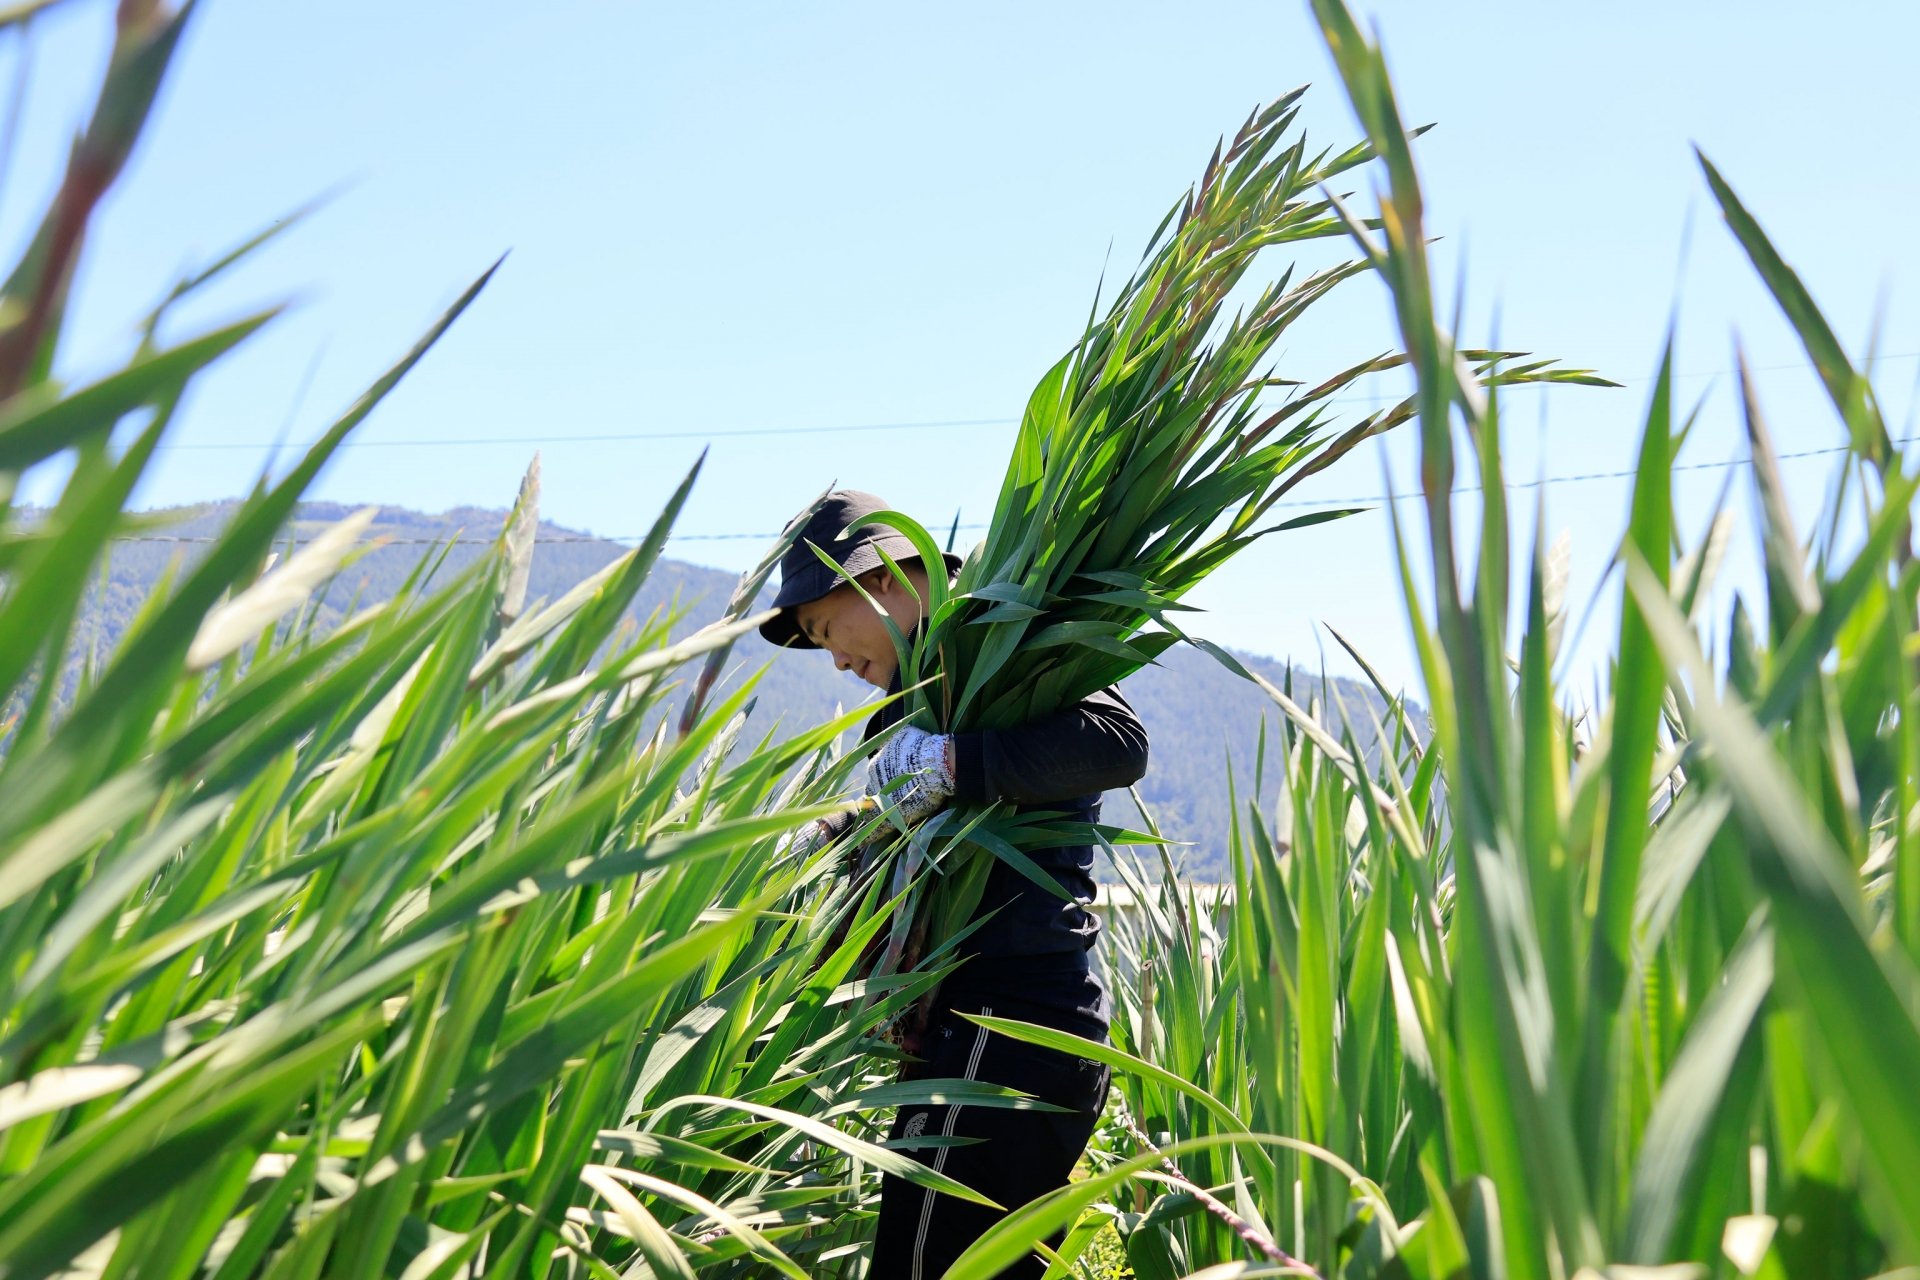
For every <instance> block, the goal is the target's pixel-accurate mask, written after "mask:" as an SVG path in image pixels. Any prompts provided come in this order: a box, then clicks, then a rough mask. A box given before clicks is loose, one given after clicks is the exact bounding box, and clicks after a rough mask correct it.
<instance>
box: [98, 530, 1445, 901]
mask: <svg viewBox="0 0 1920 1280" xmlns="http://www.w3.org/2000/svg"><path fill="white" fill-rule="evenodd" d="M352 510H353V508H352V507H350V506H346V505H341V504H335V503H311V504H307V505H306V506H304V507H303V508H302V510H301V519H300V521H299V522H298V524H297V525H296V526H295V529H296V531H297V533H298V534H300V535H301V536H307V535H310V534H312V533H315V532H317V531H318V530H320V529H321V528H324V527H325V526H326V525H328V524H330V523H332V522H334V521H336V520H339V519H341V518H343V517H345V516H346V515H348V514H349V513H350V512H351V511H352ZM226 511H227V508H225V507H223V506H208V507H201V508H195V509H192V510H181V511H177V512H170V513H165V514H166V515H167V516H168V519H167V520H166V523H165V527H164V528H163V529H159V530H156V531H155V535H157V537H159V538H166V539H173V540H171V541H163V540H128V541H124V542H122V543H120V544H119V546H118V548H117V549H116V550H115V552H114V555H113V558H112V561H111V563H110V564H109V565H108V566H107V571H106V573H105V574H104V576H103V577H102V579H101V581H100V582H99V583H98V584H97V585H96V587H95V589H94V590H93V591H92V592H90V593H89V596H88V603H87V606H86V614H85V616H84V617H83V619H82V625H81V626H80V628H79V631H78V634H79V635H80V636H81V637H82V638H83V644H84V645H86V646H88V647H94V648H96V650H97V651H98V652H100V653H105V652H107V650H108V648H109V647H110V646H111V645H112V644H113V642H114V641H115V640H116V639H117V638H118V636H119V635H120V633H121V632H122V631H123V630H124V629H125V628H126V626H127V625H128V624H129V623H130V622H131V620H132V619H133V617H134V616H135V613H136V611H137V610H138V609H139V607H140V605H141V602H142V601H143V600H144V599H145V598H146V597H147V595H148V593H149V592H150V591H151V589H152V587H153V584H154V583H155V582H157V581H159V580H160V579H161V578H162V577H163V575H165V574H166V573H167V572H168V566H169V565H171V564H172V563H173V562H174V561H175V560H176V559H181V560H190V559H191V558H192V556H193V555H194V553H195V549H196V547H197V546H198V545H199V544H197V543H195V542H193V541H191V540H192V539H194V538H200V537H205V536H207V535H209V534H211V533H213V532H215V531H216V530H217V529H218V528H219V527H220V525H221V523H222V521H223V520H224V518H225V515H226ZM155 514H156V515H157V514H160V513H155ZM503 518H504V513H503V512H501V511H493V510H484V509H480V508H460V509H455V510H451V511H446V512H441V513H438V514H428V513H422V512H416V511H409V510H405V509H402V508H386V509H383V510H382V511H381V512H380V515H379V519H378V521H377V523H376V524H375V526H374V533H375V534H376V535H379V536H384V537H386V538H388V539H390V541H389V542H388V543H387V544H386V545H383V546H379V547H377V548H375V549H374V550H371V551H369V552H368V553H367V554H366V555H365V556H364V557H362V558H361V559H360V560H358V561H357V562H355V563H354V564H353V565H352V566H351V567H349V568H348V569H347V571H346V572H345V573H343V574H342V575H341V576H340V577H339V579H338V580H336V581H335V583H334V584H333V585H332V587H331V588H330V589H329V591H328V592H327V594H326V596H325V598H324V601H323V603H322V606H321V608H322V616H323V620H324V621H327V622H331V621H337V620H338V619H339V618H341V617H344V616H346V614H347V613H348V612H350V611H351V610H352V609H353V607H354V606H355V603H356V601H357V602H359V603H362V604H365V603H371V602H373V601H376V600H382V599H386V598H387V597H389V596H391V595H392V594H393V593H394V591H395V590H396V589H397V588H398V587H399V586H400V584H401V583H402V582H403V581H405V579H406V578H407V577H408V575H410V574H412V573H414V572H416V571H417V570H418V569H419V568H420V566H421V564H422V561H423V559H425V558H427V557H430V556H431V557H434V558H436V559H437V558H438V557H439V556H440V555H441V552H442V550H443V549H444V552H445V558H444V560H443V561H440V563H439V567H438V568H437V569H436V570H435V572H436V573H437V574H439V575H448V574H451V573H452V572H454V571H456V570H457V569H458V568H460V567H461V566H463V565H465V564H467V563H469V562H471V561H472V560H473V559H474V558H475V557H477V556H478V555H479V554H480V552H481V550H482V544H483V543H484V542H485V540H487V539H490V538H491V537H492V536H493V535H494V534H495V533H496V532H497V531H498V530H499V528H500V524H501V521H502V519H503ZM540 537H541V539H542V541H541V542H540V544H539V545H538V547H537V548H536V551H535V554H534V558H533V569H532V574H531V578H530V582H529V585H528V600H529V602H530V603H531V602H534V601H538V600H540V599H541V598H543V597H544V598H547V599H554V598H557V597H558V596H560V595H561V594H562V593H564V592H565V591H566V590H567V589H568V588H569V587H571V586H572V585H573V584H574V583H576V582H578V581H580V580H581V579H582V578H584V577H586V576H587V575H588V574H590V573H592V572H594V571H595V570H596V569H599V568H601V567H602V566H604V565H605V564H607V562H608V561H610V560H612V559H613V558H614V557H615V556H617V555H619V554H620V553H621V552H622V551H623V550H624V548H623V547H622V546H620V545H618V544H615V543H611V542H603V541H599V540H594V539H587V538H584V537H583V536H582V535H580V534H578V533H577V532H575V531H573V530H568V529H564V528H561V527H559V526H555V525H548V524H543V525H542V526H541V529H540ZM455 538H457V539H459V541H457V542H454V543H453V544H452V545H451V546H445V545H444V544H445V542H446V540H448V539H455ZM733 584H734V579H733V577H732V576H731V575H729V574H726V573H723V572H720V571H718V570H714V569H707V568H702V567H700V566H698V565H692V564H687V563H685V562H684V561H679V560H673V559H663V560H662V561H661V562H660V564H659V566H658V567H657V568H656V569H655V570H654V571H653V574H652V576H651V577H650V578H649V579H648V582H647V585H646V586H645V588H643V589H642V591H641V593H640V596H639V600H638V602H637V603H636V605H635V612H636V614H638V615H640V616H645V615H647V614H649V613H651V612H652V611H653V610H655V609H660V610H665V611H668V612H681V613H682V615H683V616H682V617H681V619H680V621H679V622H678V623H677V624H676V625H675V631H676V632H677V633H684V632H687V631H691V630H693V629H694V628H696V627H698V626H700V625H701V624H703V623H705V622H708V621H710V620H711V619H712V618H713V617H714V616H716V615H717V614H718V613H719V612H720V610H721V608H722V607H723V606H724V604H725V601H726V599H727V596H728V595H729V594H730V593H731V591H732V589H733ZM1196 629H1197V630H1199V631H1200V632H1202V633H1204V631H1205V626H1204V622H1202V623H1201V624H1199V625H1198V626H1197V627H1196ZM1237 656H1238V657H1239V658H1240V660H1241V661H1242V662H1244V663H1245V664H1246V665H1247V666H1248V667H1249V668H1251V669H1253V670H1257V671H1259V672H1260V674H1261V675H1263V676H1265V677H1266V678H1267V679H1269V680H1271V681H1273V682H1274V683H1276V684H1285V682H1286V680H1287V670H1286V665H1285V664H1284V663H1281V662H1278V661H1275V660H1274V659H1272V658H1268V657H1264V656H1261V655H1255V654H1247V653H1240V654H1238V655H1237ZM735 659H736V660H735V662H734V664H733V669H732V671H731V673H730V676H729V678H730V679H732V680H738V679H740V678H742V677H743V676H744V675H747V674H751V673H752V672H754V671H756V670H758V669H759V667H760V666H761V665H762V664H763V663H766V664H769V666H770V669H769V670H768V671H767V673H766V675H765V676H764V678H763V679H762V680H761V682H760V686H759V693H758V697H757V701H756V704H755V708H754V719H755V720H756V721H757V722H758V723H759V726H760V731H761V732H762V733H764V732H768V731H771V730H772V728H773V727H774V726H775V725H778V724H785V725H787V726H791V727H798V726H801V725H806V724H812V723H817V722H819V721H821V720H824V719H826V718H827V717H829V716H831V715H833V714H834V713H835V711H836V709H838V708H841V707H850V706H853V705H855V704H857V703H860V702H863V701H866V700H867V699H868V698H869V697H871V696H874V694H873V691H872V690H871V689H869V688H868V687H867V686H865V685H863V684H861V683H859V682H858V681H857V680H855V679H854V678H853V677H852V676H851V675H848V674H845V673H841V672H837V671H834V670H833V669H832V666H831V664H830V663H829V662H827V661H826V660H825V659H824V658H823V657H822V656H821V655H819V654H817V653H785V652H776V651H773V650H770V649H768V648H766V647H765V646H764V645H759V644H744V645H742V646H741V647H740V648H738V649H737V650H736V651H735ZM81 660H83V657H82V656H80V655H77V656H76V662H75V663H74V664H73V665H70V666H69V668H68V669H67V670H66V671H65V672H63V673H62V674H63V683H64V684H67V685H71V682H72V681H73V679H74V678H75V675H76V672H77V670H78V662H79V661H81ZM1292 678H1293V688H1294V691H1295V692H1294V696H1295V697H1296V699H1297V700H1299V701H1300V702H1302V703H1306V702H1308V701H1309V700H1310V699H1311V698H1312V697H1315V696H1319V697H1320V700H1321V701H1322V702H1323V703H1325V702H1328V701H1329V699H1328V698H1327V697H1326V696H1324V694H1323V693H1322V692H1321V686H1320V684H1319V680H1318V678H1317V676H1313V675H1310V674H1309V673H1307V672H1306V671H1304V670H1301V669H1299V668H1296V669H1295V670H1294V672H1293V677H1292ZM1334 688H1335V690H1336V691H1337V692H1338V694H1339V697H1340V699H1341V700H1342V701H1343V702H1344V703H1345V704H1346V706H1347V708H1348V711H1349V713H1350V714H1351V715H1352V717H1353V719H1354V721H1355V726H1356V729H1357V730H1359V731H1361V732H1363V733H1364V732H1366V730H1367V726H1369V725H1371V723H1372V717H1371V716H1370V715H1369V714H1368V712H1367V710H1366V708H1367V707H1369V706H1371V707H1372V708H1373V709H1374V710H1375V711H1376V712H1379V711H1381V710H1383V704H1382V702H1381V700H1380V698H1379V696H1378V694H1376V693H1375V692H1374V691H1373V689H1372V688H1371V687H1369V686H1367V685H1364V684H1361V683H1356V682H1353V681H1346V680H1338V681H1335V682H1334ZM1124 692H1125V694H1126V696H1127V698H1128V700H1129V701H1131V702H1132V704H1133V706H1134V708H1135V710H1137V711H1138V712H1139V715H1140V718H1141V719H1142V720H1143V721H1144V722H1145V723H1146V726H1147V730H1148V734H1149V736H1150V738H1151V741H1152V765H1151V768H1150V769H1149V771H1148V774H1147V777H1146V779H1145V781H1144V782H1143V783H1142V784H1141V787H1140V792H1141V794H1142V796H1143V797H1144V798H1145V800H1146V801H1147V803H1148V805H1149V807H1150V808H1151V809H1152V811H1153V813H1154V816H1155V818H1156V820H1157V821H1158V822H1159V823H1160V825H1161V829H1162V831H1163V832H1164V834H1166V835H1167V836H1168V837H1170V838H1172V839H1176V840H1180V841H1183V842H1186V843H1187V844H1188V846H1189V847H1187V848H1185V849H1183V850H1181V851H1179V853H1178V854H1177V855H1176V856H1177V860H1178V861H1179V862H1180V864H1181V866H1182V869H1183V871H1184V873H1185V874H1186V875H1187V876H1188V877H1189V878H1192V879H1194V880H1199V881H1218V880H1224V879H1227V878H1228V876H1227V829H1228V817H1227V805H1228V777H1229V769H1230V768H1231V770H1232V771H1233V776H1234V777H1235V778H1236V780H1237V782H1238V784H1239V787H1240V791H1241V794H1242V795H1243V796H1244V795H1245V794H1246V793H1247V792H1248V791H1249V790H1250V787H1249V782H1250V780H1251V778H1252V774H1253V769H1254V759H1255V754H1256V751H1257V748H1258V741H1259V735H1260V724H1261V721H1262V719H1263V718H1264V717H1265V716H1268V715H1276V716H1277V715H1278V714H1279V713H1278V710H1277V709H1276V708H1272V707H1271V704H1270V703H1269V702H1268V700H1267V699H1266V697H1265V695H1264V694H1262V693H1261V692H1260V691H1259V690H1258V689H1257V688H1255V687H1254V686H1252V685H1250V684H1249V683H1248V682H1246V681H1245V680H1243V679H1241V678H1240V677H1239V676H1237V675H1235V674H1234V673H1232V672H1230V671H1228V670H1227V669H1226V668H1225V667H1223V666H1221V665H1220V664H1219V663H1218V662H1216V661H1215V660H1214V659H1213V658H1211V657H1208V656H1207V655H1205V654H1202V653H1199V652H1197V651H1194V650H1191V649H1186V648H1180V649H1175V650H1173V651H1172V652H1170V653H1169V654H1167V655H1166V657H1165V658H1163V659H1162V660H1161V664H1160V665H1159V666H1158V667H1149V668H1147V669H1146V670H1144V671H1142V672H1140V673H1139V674H1138V675H1136V676H1134V677H1133V678H1132V679H1130V680H1129V681H1128V682H1127V683H1126V685H1125V686H1124ZM1415 718H1416V722H1418V723H1420V724H1421V725H1422V727H1423V729H1424V723H1425V717H1424V714H1421V715H1417V716H1416V717H1415ZM1327 719H1328V721H1329V723H1332V724H1335V725H1337V724H1338V714H1337V712H1333V711H1329V714H1328V717H1327ZM749 736H757V735H749ZM1363 741H1364V739H1363ZM1366 745H1367V746H1368V754H1369V755H1371V754H1373V753H1372V750H1371V743H1370V742H1369V743H1367V744H1366ZM1105 816H1106V818H1107V820H1108V821H1111V822H1114V823H1117V824H1120V825H1126V826H1137V825H1138V818H1137V815H1136V813H1135V810H1134V807H1133V804H1132V801H1131V800H1130V799H1129V797H1127V796H1126V795H1124V794H1119V795H1114V796H1110V797H1109V798H1108V804H1107V807H1106V815H1105Z"/></svg>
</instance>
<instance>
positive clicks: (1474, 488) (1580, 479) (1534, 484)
mask: <svg viewBox="0 0 1920 1280" xmlns="http://www.w3.org/2000/svg"><path fill="white" fill-rule="evenodd" d="M1916 442H1920V435H1914V436H1896V437H1894V439H1893V443H1894V444H1914V443H1916ZM1852 448H1853V446H1851V445H1844V444H1840V445H1833V446H1830V447H1828V448H1825V449H1799V450H1795V451H1792V452H1789V453H1777V454H1775V455H1774V457H1775V458H1776V459H1777V460H1778V461H1781V462H1792V461H1797V460H1799V459H1803V458H1827V457H1832V456H1833V455H1835V454H1840V453H1847V452H1849V451H1851V449H1852ZM1752 461H1753V459H1752V457H1751V456H1743V457H1739V458H1728V459H1725V460H1724V461H1721V462H1680V463H1675V464H1673V465H1672V466H1671V467H1669V468H1668V470H1669V471H1724V470H1726V469H1727V468H1729V467H1744V466H1746V465H1747V464H1748V463H1750V462H1752ZM1638 474H1639V472H1638V471H1637V470H1632V469H1629V470H1626V471H1586V472H1581V473H1579V474H1576V475H1560V476H1542V477H1541V478H1540V479H1538V480H1509V481H1507V482H1506V483H1505V484H1503V485H1502V486H1501V487H1502V488H1503V489H1507V490H1517V489H1539V488H1543V487H1545V486H1546V485H1551V484H1582V483H1585V482H1587V481H1590V480H1630V479H1632V478H1633V477H1634V476H1636V475H1638ZM1482 488H1483V486H1481V485H1457V486H1455V488H1454V490H1453V492H1454V493H1456V494H1461V493H1479V492H1481V491H1482ZM1422 496H1423V495H1422V494H1421V492H1420V490H1419V489H1418V488H1417V487H1415V488H1413V489H1411V490H1409V491H1408V492H1406V493H1396V494H1385V493H1376V494H1369V495H1368V496H1366V497H1361V498H1290V499H1288V500H1286V501H1284V502H1276V503H1274V504H1273V505H1274V506H1275V507H1277V508H1294V507H1317V508H1322V509H1324V508H1329V507H1348V506H1364V505H1367V504H1370V503H1382V502H1413V501H1416V500H1419V499H1420V498H1421V497H1422ZM948 527H950V528H953V527H957V528H961V529H969V530H971V529H985V528H987V525H986V524H984V523H975V524H962V525H958V526H948ZM318 536H319V535H318V534H315V535H313V537H318ZM647 536H648V535H646V534H622V535H608V536H606V537H601V536H599V535H597V534H590V533H569V534H549V535H544V536H542V535H535V537H534V539H533V540H534V541H535V542H536V543H541V544H544V545H548V546H552V545H557V544H566V543H602V544H606V543H630V542H631V543H638V542H642V541H645V540H646V538H647ZM779 536H780V535H779V533H778V532H773V533H670V534H668V535H667V541H669V542H733V541H743V540H746V539H754V540H757V541H761V542H771V541H773V539H775V538H777V537H779ZM313 537H306V538H301V537H296V538H294V539H292V541H293V542H296V543H300V542H311V541H313ZM113 540H114V541H115V542H166V543H204V542H215V541H218V539H217V538H215V537H213V536H211V535H187V534H178V535H176V534H160V533H129V534H122V535H120V536H118V537H116V538H114V539H113ZM281 541H282V542H285V541H286V539H282V540H281ZM362 541H366V542H375V541H377V542H379V543H381V544H382V545H383V546H393V547H409V546H436V547H439V546H491V545H492V544H493V543H494V542H496V541H498V538H497V537H487V538H419V537H404V538H395V537H385V536H382V535H380V534H377V533H374V534H368V535H367V536H366V537H365V538H363V539H362Z"/></svg>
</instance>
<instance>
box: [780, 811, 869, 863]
mask: <svg viewBox="0 0 1920 1280" xmlns="http://www.w3.org/2000/svg"><path fill="white" fill-rule="evenodd" d="M861 817H862V813H861V811H859V810H854V809H850V810H848V811H847V812H845V813H830V814H828V815H827V816H826V817H824V818H815V819H814V820H813V821H812V822H809V823H806V824H805V825H803V826H799V827H795V828H794V829H793V830H792V831H789V832H788V833H787V834H786V835H784V836H782V837H781V838H780V844H779V852H780V854H781V855H782V856H785V857H791V858H794V859H796V860H798V861H801V862H804V861H806V860H807V859H808V858H811V857H812V856H813V855H814V854H816V853H818V852H820V850H822V849H824V848H826V847H827V846H828V845H830V844H832V843H833V842H834V841H835V840H838V839H839V838H840V837H841V836H844V835H846V834H847V832H849V831H851V830H853V828H854V825H855V823H856V822H858V821H859V819H860V818H861Z"/></svg>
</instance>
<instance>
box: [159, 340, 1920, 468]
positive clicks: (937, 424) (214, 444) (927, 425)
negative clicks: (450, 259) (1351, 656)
mask: <svg viewBox="0 0 1920 1280" xmlns="http://www.w3.org/2000/svg"><path fill="white" fill-rule="evenodd" d="M1913 359H1920V351H1902V352H1896V353H1894V354H1892V355H1884V356H1873V357H1871V358H1870V359H1869V361H1867V363H1873V364H1880V363H1884V362H1886V361H1889V360H1913ZM1811 368H1814V366H1813V365H1812V364H1809V363H1808V362H1806V361H1804V360H1801V361H1794V362H1790V363H1787V364H1770V365H1755V366H1753V368H1752V370H1751V371H1752V372H1754V373H1778V372H1782V371H1786V370H1793V369H1811ZM1738 372H1739V371H1738V370H1736V369H1701V370H1696V371H1694V372H1692V373H1677V374H1675V375H1674V379H1675V381H1681V380H1686V379H1696V378H1726V377H1733V376H1734V375H1735V374H1737V373H1738ZM1618 381H1619V382H1620V384H1621V385H1622V386H1640V385H1644V384H1646V383H1650V382H1652V381H1653V379H1652V378H1650V377H1648V378H1622V379H1619V380H1618ZM1552 385H1555V384H1553V383H1518V384H1510V385H1509V386H1508V387H1507V388H1506V389H1507V390H1509V391H1512V390H1516V389H1518V388H1519V387H1525V386H1552ZM1405 399H1407V396H1405V395H1381V396H1345V395H1333V396H1329V397H1327V399H1326V401H1325V403H1326V404H1327V405H1328V406H1329V407H1331V406H1334V405H1382V404H1398V403H1400V402H1401V401H1402V400H1405ZM1019 421H1020V420H1019V419H1018V418H950V419H945V420H942V421H934V422H850V423H831V424H827V425H824V426H811V427H807V426H802V427H743V428H740V429H739V430H735V431H609V432H597V433H588V434H582V435H564V436H470V437H465V438H461V439H453V440H437V439H424V438H415V439H401V440H380V439H359V438H355V439H349V440H346V441H343V442H342V443H341V444H340V445H339V446H338V447H339V448H341V449H472V448H484V447H486V446H488V445H521V446H524V445H543V446H544V445H554V444H630V443H634V442H637V441H648V440H732V439H736V438H739V439H747V438H756V437H765V436H812V435H837V434H841V433H844V432H850V431H945V430H952V429H955V428H960V427H1010V426H1014V425H1015V424H1017V423H1018V422H1019ZM317 443H318V441H313V440H307V441H302V442H301V443H300V444H297V445H294V446H291V447H293V448H300V449H307V448H311V447H312V446H313V445H315V444H317ZM267 447H269V446H268V445H267V444H265V443H263V442H261V441H258V440H209V441H204V442H199V443H196V442H193V441H182V442H180V443H175V444H162V445H159V446H158V448H160V449H161V450H179V451H187V450H194V451H201V450H220V449H263V448H267Z"/></svg>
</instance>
